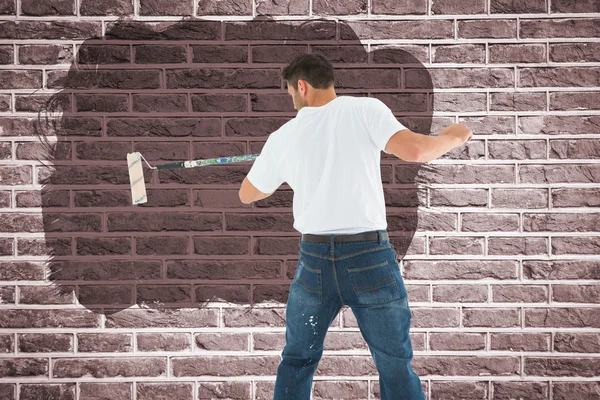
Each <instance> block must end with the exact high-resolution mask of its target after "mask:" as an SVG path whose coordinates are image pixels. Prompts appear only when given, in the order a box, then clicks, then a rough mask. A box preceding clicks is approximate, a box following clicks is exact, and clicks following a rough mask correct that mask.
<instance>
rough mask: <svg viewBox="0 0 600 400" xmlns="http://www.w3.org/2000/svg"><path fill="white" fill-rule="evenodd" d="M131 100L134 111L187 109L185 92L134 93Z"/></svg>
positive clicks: (151, 111) (166, 111) (163, 111)
mask: <svg viewBox="0 0 600 400" xmlns="http://www.w3.org/2000/svg"><path fill="white" fill-rule="evenodd" d="M132 101H133V106H132V107H133V111H134V112H144V113H153V112H161V113H168V112H173V113H176V112H186V111H188V105H187V95H185V94H134V95H133V96H132ZM194 111H195V110H194Z"/></svg>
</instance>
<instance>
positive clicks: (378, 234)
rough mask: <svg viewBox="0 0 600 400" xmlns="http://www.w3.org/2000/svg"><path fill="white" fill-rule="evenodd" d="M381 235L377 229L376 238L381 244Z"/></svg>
mask: <svg viewBox="0 0 600 400" xmlns="http://www.w3.org/2000/svg"><path fill="white" fill-rule="evenodd" d="M382 236H383V234H382V233H381V231H377V240H378V241H379V244H381V242H382V241H383V239H382Z"/></svg>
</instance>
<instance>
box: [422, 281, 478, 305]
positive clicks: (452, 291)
mask: <svg viewBox="0 0 600 400" xmlns="http://www.w3.org/2000/svg"><path fill="white" fill-rule="evenodd" d="M487 293H488V287H487V286H486V285H448V284H445V285H433V301H440V302H466V303H471V302H487V298H488V295H487Z"/></svg>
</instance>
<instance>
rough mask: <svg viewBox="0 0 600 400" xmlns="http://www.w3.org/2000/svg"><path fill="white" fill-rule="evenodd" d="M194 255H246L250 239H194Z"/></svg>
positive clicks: (243, 237) (245, 237) (239, 237)
mask: <svg viewBox="0 0 600 400" xmlns="http://www.w3.org/2000/svg"><path fill="white" fill-rule="evenodd" d="M193 241H194V242H193V245H194V253H195V254H202V255H215V254H222V255H242V254H248V247H249V243H250V238H249V237H248V236H233V237H204V236H203V237H194V238H193Z"/></svg>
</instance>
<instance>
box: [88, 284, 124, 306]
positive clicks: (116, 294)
mask: <svg viewBox="0 0 600 400" xmlns="http://www.w3.org/2000/svg"><path fill="white" fill-rule="evenodd" d="M78 300H79V302H80V303H82V304H84V305H86V306H88V305H90V304H99V305H111V304H125V305H128V306H129V305H131V304H133V285H125V284H123V285H116V284H110V285H80V286H79V296H78Z"/></svg>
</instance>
